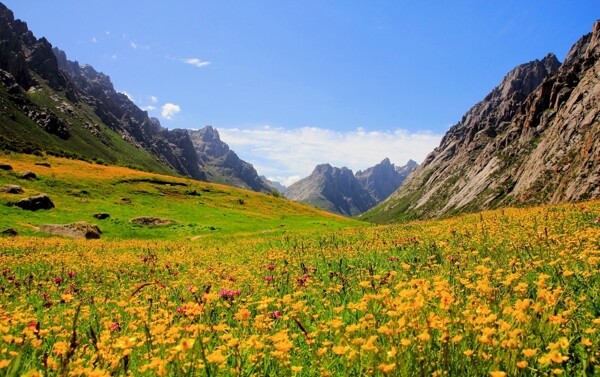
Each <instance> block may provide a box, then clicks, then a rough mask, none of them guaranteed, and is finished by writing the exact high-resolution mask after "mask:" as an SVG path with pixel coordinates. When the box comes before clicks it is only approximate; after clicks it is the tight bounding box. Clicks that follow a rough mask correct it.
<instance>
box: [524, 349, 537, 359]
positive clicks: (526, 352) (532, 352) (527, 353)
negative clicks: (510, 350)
mask: <svg viewBox="0 0 600 377" xmlns="http://www.w3.org/2000/svg"><path fill="white" fill-rule="evenodd" d="M536 353H537V349H534V348H525V349H524V350H523V355H524V356H525V357H531V356H534V355H535V354H536Z"/></svg>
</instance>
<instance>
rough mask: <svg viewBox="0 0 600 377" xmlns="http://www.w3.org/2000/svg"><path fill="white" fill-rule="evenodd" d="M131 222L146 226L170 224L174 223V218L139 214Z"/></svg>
mask: <svg viewBox="0 0 600 377" xmlns="http://www.w3.org/2000/svg"><path fill="white" fill-rule="evenodd" d="M129 221H131V222H132V223H135V224H140V225H148V226H160V225H171V224H175V220H171V219H161V218H160V217H150V216H140V217H135V218H133V219H131V220H129Z"/></svg>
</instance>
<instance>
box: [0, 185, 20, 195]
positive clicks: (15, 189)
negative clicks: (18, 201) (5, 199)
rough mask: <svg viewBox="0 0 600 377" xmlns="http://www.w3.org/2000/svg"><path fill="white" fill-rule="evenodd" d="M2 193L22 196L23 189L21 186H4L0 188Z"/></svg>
mask: <svg viewBox="0 0 600 377" xmlns="http://www.w3.org/2000/svg"><path fill="white" fill-rule="evenodd" d="M0 192H5V193H7V194H22V193H23V189H22V188H21V186H19V185H4V186H2V187H0Z"/></svg>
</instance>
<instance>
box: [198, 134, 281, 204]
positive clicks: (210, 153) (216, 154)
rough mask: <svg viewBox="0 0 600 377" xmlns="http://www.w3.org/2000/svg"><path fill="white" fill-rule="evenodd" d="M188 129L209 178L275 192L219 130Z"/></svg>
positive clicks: (213, 180) (242, 186)
mask: <svg viewBox="0 0 600 377" xmlns="http://www.w3.org/2000/svg"><path fill="white" fill-rule="evenodd" d="M187 132H188V135H189V137H190V138H191V141H192V144H193V146H194V149H195V150H196V154H197V155H198V157H199V159H200V163H201V164H202V166H203V168H204V170H205V171H206V174H207V179H208V180H209V181H212V182H218V183H224V184H227V185H231V186H236V187H241V188H245V189H250V190H254V191H258V192H265V193H270V192H272V191H273V190H272V189H271V188H270V187H269V186H268V185H267V184H266V183H265V182H263V180H262V179H261V178H260V177H259V176H258V173H257V172H256V170H255V169H254V167H253V166H252V165H251V164H250V163H248V162H246V161H244V160H241V159H240V158H239V157H238V155H237V154H235V152H234V151H232V150H231V149H229V146H228V145H227V144H226V143H224V142H223V141H222V140H221V138H220V136H219V132H218V131H217V130H216V129H214V128H213V127H211V126H206V127H204V128H202V129H200V130H188V131H187Z"/></svg>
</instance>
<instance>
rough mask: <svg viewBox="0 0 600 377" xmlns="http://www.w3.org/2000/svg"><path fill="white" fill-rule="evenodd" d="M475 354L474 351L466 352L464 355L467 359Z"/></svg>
mask: <svg viewBox="0 0 600 377" xmlns="http://www.w3.org/2000/svg"><path fill="white" fill-rule="evenodd" d="M474 353H475V352H474V351H473V350H466V351H465V352H463V354H464V355H465V356H467V357H471V356H472V355H473V354H474Z"/></svg>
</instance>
